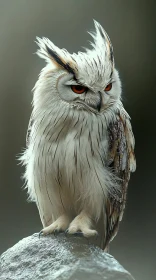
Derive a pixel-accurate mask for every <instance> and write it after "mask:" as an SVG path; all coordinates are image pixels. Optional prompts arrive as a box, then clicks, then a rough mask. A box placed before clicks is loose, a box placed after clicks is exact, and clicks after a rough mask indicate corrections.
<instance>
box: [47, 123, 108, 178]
mask: <svg viewBox="0 0 156 280" xmlns="http://www.w3.org/2000/svg"><path fill="white" fill-rule="evenodd" d="M107 154H108V141H107V135H106V134H105V135H102V131H101V133H100V131H98V130H97V129H95V130H91V129H88V128H85V129H83V128H79V130H75V129H73V130H72V129H71V130H69V132H68V133H66V134H65V135H63V134H62V135H60V137H59V136H58V137H56V139H54V140H52V141H51V143H50V149H49V151H48V152H46V151H45V157H46V158H47V159H48V161H49V159H50V162H51V164H50V165H51V168H52V169H53V171H54V172H55V173H56V172H58V167H59V172H60V173H61V174H62V176H63V174H64V173H68V174H75V173H76V172H79V173H84V172H88V169H92V168H93V165H96V164H100V163H101V164H102V161H103V162H105V161H106V160H107ZM101 158H102V160H101Z"/></svg>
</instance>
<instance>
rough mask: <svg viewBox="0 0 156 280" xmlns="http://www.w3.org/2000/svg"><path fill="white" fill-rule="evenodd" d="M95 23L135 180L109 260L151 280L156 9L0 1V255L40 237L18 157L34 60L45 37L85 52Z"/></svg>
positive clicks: (36, 67) (113, 2) (112, 2)
mask: <svg viewBox="0 0 156 280" xmlns="http://www.w3.org/2000/svg"><path fill="white" fill-rule="evenodd" d="M93 18H94V19H96V20H98V21H99V22H100V23H101V24H102V25H103V27H104V28H105V29H106V30H107V32H108V34H109V36H110V37H111V40H112V43H113V46H114V52H115V61H116V66H117V68H118V69H119V71H120V76H121V79H122V83H123V101H124V105H125V108H126V109H127V110H128V112H129V114H130V115H131V117H132V125H133V131H134V134H135V138H136V156H137V172H136V173H135V174H134V175H133V176H132V179H131V182H130V185H129V193H128V202H127V208H126V212H125V215H124V220H123V222H122V224H121V226H120V231H119V233H118V235H117V237H116V238H115V240H114V241H113V242H112V244H111V254H113V255H114V256H115V257H116V258H117V259H118V260H119V261H120V262H121V264H122V265H123V266H124V267H125V268H126V269H128V270H129V271H130V272H131V273H132V274H133V276H134V277H135V278H136V280H137V279H138V280H147V279H148V280H152V279H155V274H156V268H155V265H154V264H155V260H154V259H156V258H155V249H156V246H155V245H156V244H155V243H154V242H155V236H156V223H155V213H156V204H155V197H156V184H155V183H156V182H155V181H156V180H155V169H154V167H155V136H156V130H155V126H156V125H155V123H156V109H155V106H156V98H155V95H156V84H155V76H156V75H155V67H156V66H155V65H156V58H155V57H156V52H155V45H156V37H155V24H156V21H155V18H156V1H154V0H153V1H152V0H148V1H144V0H140V1H137V0H131V1H128V0H109V1H108V0H107V1H104V0H103V1H102V0H101V1H100V0H86V1H84V0H79V1H76V0H75V1H74V0H62V1H61V0H51V1H50V0H0V66H1V67H0V208H1V209H0V252H3V251H4V250H6V249H7V248H9V247H10V246H12V245H13V244H15V243H16V242H17V241H18V240H19V239H21V238H23V237H25V236H28V235H31V234H32V233H34V232H38V231H39V230H40V229H41V223H40V220H39V215H38V212H37V209H36V206H35V205H34V204H29V203H27V202H26V198H27V195H26V191H24V190H22V184H23V183H22V181H21V178H20V176H21V174H22V172H23V168H22V167H21V166H19V165H18V162H17V161H16V155H17V154H18V153H20V152H21V151H22V148H23V147H25V135H26V129H27V125H28V120H29V116H30V113H31V100H32V93H31V89H32V88H33V86H34V84H35V82H36V80H37V76H38V73H39V71H40V70H41V68H42V67H43V66H44V65H45V64H44V61H42V60H41V59H39V58H38V57H37V56H36V55H33V53H35V51H36V48H37V46H36V44H35V43H34V40H35V37H36V35H37V36H45V37H48V38H49V39H51V40H52V41H53V42H54V43H55V44H56V45H58V46H59V47H65V48H67V49H68V50H69V51H70V52H73V51H74V52H75V51H78V50H79V49H80V47H81V46H88V43H87V40H90V37H89V35H88V34H87V33H86V31H87V30H92V29H93V21H92V19H93Z"/></svg>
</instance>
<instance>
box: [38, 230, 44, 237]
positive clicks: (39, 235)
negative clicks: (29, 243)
mask: <svg viewBox="0 0 156 280" xmlns="http://www.w3.org/2000/svg"><path fill="white" fill-rule="evenodd" d="M41 236H43V230H41V231H40V232H39V234H38V237H39V238H40V237H41Z"/></svg>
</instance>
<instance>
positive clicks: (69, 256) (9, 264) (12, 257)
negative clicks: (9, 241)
mask: <svg viewBox="0 0 156 280" xmlns="http://www.w3.org/2000/svg"><path fill="white" fill-rule="evenodd" d="M0 275H1V276H0V279H1V280H29V279H32V280H38V279H42V280H54V279H58V280H67V279H68V280H72V279H73V280H79V279H81V280H82V279H88V278H89V280H102V279H106V280H134V278H133V277H132V276H131V275H130V273H129V272H127V271H126V270H125V269H124V268H123V267H122V266H121V265H120V264H119V263H118V262H117V261H116V260H115V259H114V258H113V257H112V256H111V255H109V254H107V253H105V252H103V251H102V250H101V249H100V248H98V247H96V246H93V245H91V244H89V243H88V240H87V239H85V238H83V237H66V236H65V235H64V234H59V235H57V236H54V235H49V236H41V237H40V238H39V234H38V233H35V234H33V235H32V236H29V237H27V238H24V239H22V240H21V241H19V242H18V243H17V244H16V245H14V246H13V247H12V248H10V249H8V250H7V251H6V252H4V253H3V254H2V255H1V267H0Z"/></svg>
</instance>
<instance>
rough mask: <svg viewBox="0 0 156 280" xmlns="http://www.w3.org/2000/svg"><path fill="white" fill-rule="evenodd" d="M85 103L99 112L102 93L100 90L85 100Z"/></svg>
mask: <svg viewBox="0 0 156 280" xmlns="http://www.w3.org/2000/svg"><path fill="white" fill-rule="evenodd" d="M86 103H87V104H88V105H89V107H91V108H93V109H94V110H96V111H98V112H100V110H101V106H102V94H101V92H100V91H98V94H96V95H95V97H94V95H93V96H92V98H88V99H87V100H86Z"/></svg>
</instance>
